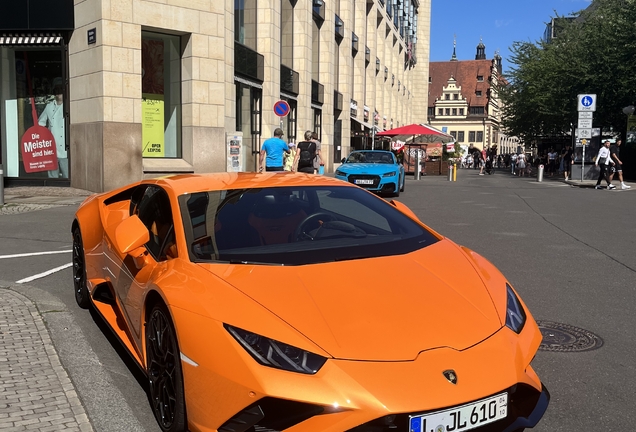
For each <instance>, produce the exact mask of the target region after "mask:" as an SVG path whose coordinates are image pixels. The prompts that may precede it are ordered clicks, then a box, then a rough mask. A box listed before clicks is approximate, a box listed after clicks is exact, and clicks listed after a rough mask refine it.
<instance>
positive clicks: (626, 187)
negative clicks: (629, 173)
mask: <svg viewBox="0 0 636 432" xmlns="http://www.w3.org/2000/svg"><path fill="white" fill-rule="evenodd" d="M631 188H632V187H631V186H627V185H626V184H625V183H623V184H622V185H621V189H631Z"/></svg>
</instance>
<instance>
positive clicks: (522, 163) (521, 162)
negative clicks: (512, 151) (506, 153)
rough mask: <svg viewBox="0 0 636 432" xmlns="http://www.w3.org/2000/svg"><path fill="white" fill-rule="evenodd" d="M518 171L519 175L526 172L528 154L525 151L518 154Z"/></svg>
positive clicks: (521, 175)
mask: <svg viewBox="0 0 636 432" xmlns="http://www.w3.org/2000/svg"><path fill="white" fill-rule="evenodd" d="M517 172H518V173H519V177H523V175H524V174H525V172H526V155H525V153H519V155H518V156H517Z"/></svg>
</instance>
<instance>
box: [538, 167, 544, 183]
mask: <svg viewBox="0 0 636 432" xmlns="http://www.w3.org/2000/svg"><path fill="white" fill-rule="evenodd" d="M537 181H538V182H542V181H543V165H539V170H538V171H537Z"/></svg>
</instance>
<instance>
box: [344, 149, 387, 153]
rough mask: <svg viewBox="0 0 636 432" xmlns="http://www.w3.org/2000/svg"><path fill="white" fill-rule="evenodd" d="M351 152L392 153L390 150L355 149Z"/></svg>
mask: <svg viewBox="0 0 636 432" xmlns="http://www.w3.org/2000/svg"><path fill="white" fill-rule="evenodd" d="M351 153H391V152H390V151H388V150H354V151H352V152H351Z"/></svg>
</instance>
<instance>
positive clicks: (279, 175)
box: [141, 172, 355, 195]
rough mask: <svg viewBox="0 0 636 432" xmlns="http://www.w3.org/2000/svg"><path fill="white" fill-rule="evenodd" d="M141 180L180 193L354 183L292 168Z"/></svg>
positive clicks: (183, 175) (182, 175) (347, 185)
mask: <svg viewBox="0 0 636 432" xmlns="http://www.w3.org/2000/svg"><path fill="white" fill-rule="evenodd" d="M141 183H151V184H159V185H163V186H165V187H167V188H170V189H172V190H173V191H174V193H175V194H177V195H182V194H185V193H195V192H204V191H210V190H230V189H250V188H263V187H283V186H292V187H294V186H345V187H355V186H352V185H350V184H349V183H347V182H344V181H342V180H338V179H335V178H333V177H327V176H322V175H313V174H303V173H292V172H269V173H254V172H239V173H210V174H180V175H172V176H168V177H161V178H156V179H149V180H144V181H142V182H141Z"/></svg>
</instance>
